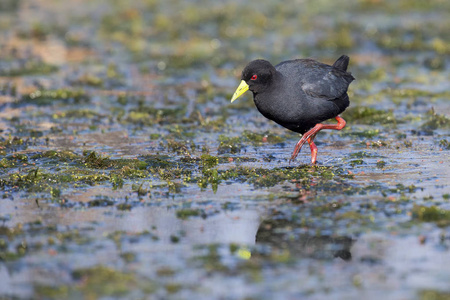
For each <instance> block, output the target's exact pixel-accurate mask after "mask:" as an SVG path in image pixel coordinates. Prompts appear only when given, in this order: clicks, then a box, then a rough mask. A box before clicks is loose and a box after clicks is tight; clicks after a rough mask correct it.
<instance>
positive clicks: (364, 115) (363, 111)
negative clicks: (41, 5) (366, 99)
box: [344, 106, 397, 124]
mask: <svg viewBox="0 0 450 300" xmlns="http://www.w3.org/2000/svg"><path fill="white" fill-rule="evenodd" d="M344 116H345V118H346V119H347V120H348V121H349V122H351V123H358V124H374V123H379V124H395V123H396V122H397V121H396V119H395V117H394V114H393V112H392V111H385V110H379V109H376V108H372V107H364V106H356V107H350V108H348V109H347V110H346V111H345V114H344Z"/></svg>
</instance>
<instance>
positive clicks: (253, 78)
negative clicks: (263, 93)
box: [250, 74, 258, 80]
mask: <svg viewBox="0 0 450 300" xmlns="http://www.w3.org/2000/svg"><path fill="white" fill-rule="evenodd" d="M256 78H258V76H257V75H256V74H255V75H253V76H252V78H250V79H251V80H256Z"/></svg>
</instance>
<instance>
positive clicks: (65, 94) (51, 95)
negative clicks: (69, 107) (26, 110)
mask: <svg viewBox="0 0 450 300" xmlns="http://www.w3.org/2000/svg"><path fill="white" fill-rule="evenodd" d="M55 101H62V102H72V103H83V102H89V101H90V97H89V96H88V95H87V94H86V92H84V91H82V90H69V89H59V90H36V91H34V92H32V93H29V94H26V95H23V96H22V97H21V99H20V102H21V103H29V104H35V105H51V104H53V103H54V102H55Z"/></svg>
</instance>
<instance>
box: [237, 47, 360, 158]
mask: <svg viewBox="0 0 450 300" xmlns="http://www.w3.org/2000/svg"><path fill="white" fill-rule="evenodd" d="M349 60H350V59H349V57H348V56H346V55H342V56H341V57H339V58H338V60H336V62H335V63H334V64H333V65H332V66H330V65H326V64H323V63H320V62H318V61H315V60H313V59H296V60H288V61H284V62H282V63H279V64H278V65H276V66H275V67H274V66H273V65H272V64H271V63H270V62H268V61H266V60H262V59H258V60H254V61H252V62H250V63H249V64H248V65H247V66H246V67H245V68H244V70H243V71H242V76H241V79H242V81H241V84H240V85H239V87H238V88H237V89H236V92H235V93H234V95H233V98H232V99H231V102H233V101H234V100H236V99H237V98H238V97H240V96H241V95H242V94H243V93H244V92H246V91H247V90H250V91H252V92H253V101H254V102H255V105H256V108H257V109H258V110H259V112H260V113H261V114H262V115H263V116H265V117H266V118H268V119H270V120H272V121H275V122H276V123H278V124H280V125H281V126H284V127H286V128H287V129H289V130H292V131H295V132H298V133H300V134H302V138H301V139H300V141H299V142H298V143H297V145H296V146H295V149H294V152H293V153H292V156H291V159H290V160H289V162H291V161H293V160H294V159H295V158H296V157H297V155H298V153H299V152H300V150H301V148H302V146H303V144H304V143H305V142H306V141H308V143H309V147H310V148H311V163H313V164H315V163H316V158H317V146H316V145H315V144H314V138H315V137H316V134H317V133H318V132H319V131H320V130H322V129H335V130H341V129H342V128H344V127H345V124H346V122H345V120H344V119H342V118H341V117H340V116H339V114H340V113H342V112H343V111H344V110H345V109H346V108H347V107H348V106H349V104H350V101H349V98H348V95H347V89H348V86H349V85H350V83H351V82H352V81H353V80H354V79H355V78H354V77H353V76H352V75H351V73H349V72H347V66H348V63H349ZM331 118H336V121H337V122H338V123H337V124H335V125H331V124H320V123H321V122H323V121H325V120H328V119H331Z"/></svg>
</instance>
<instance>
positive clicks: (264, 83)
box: [231, 59, 276, 102]
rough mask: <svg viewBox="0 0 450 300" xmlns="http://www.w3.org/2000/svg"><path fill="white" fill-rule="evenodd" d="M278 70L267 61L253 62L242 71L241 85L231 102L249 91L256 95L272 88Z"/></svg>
mask: <svg viewBox="0 0 450 300" xmlns="http://www.w3.org/2000/svg"><path fill="white" fill-rule="evenodd" d="M275 73H276V70H275V68H274V66H272V64H271V63H270V62H268V61H267V60H263V59H257V60H254V61H251V62H250V63H249V64H248V65H247V66H246V67H245V68H244V70H243V71H242V76H241V80H242V81H241V84H239V87H238V88H237V89H236V91H235V92H234V95H233V98H231V102H233V101H234V100H236V99H237V98H239V97H240V96H241V95H242V94H243V93H245V92H246V91H247V90H250V91H252V92H253V93H254V94H258V93H261V92H263V91H264V90H265V89H267V87H269V86H270V84H271V82H272V78H273V76H274V74H275Z"/></svg>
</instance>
